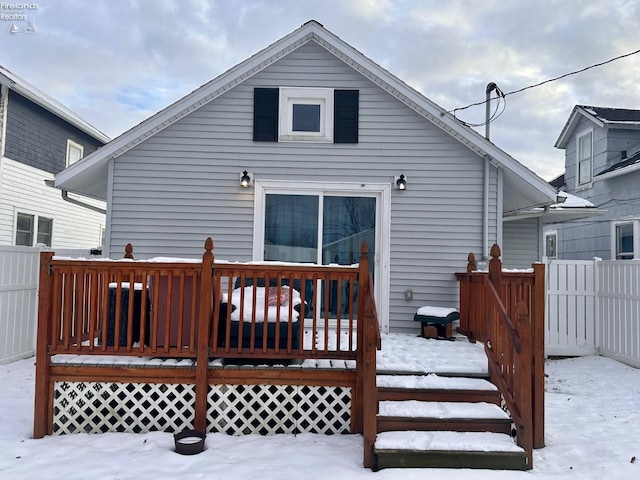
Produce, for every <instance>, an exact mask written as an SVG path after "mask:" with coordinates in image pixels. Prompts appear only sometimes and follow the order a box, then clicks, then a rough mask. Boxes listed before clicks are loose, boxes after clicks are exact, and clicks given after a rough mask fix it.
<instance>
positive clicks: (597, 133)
mask: <svg viewBox="0 0 640 480" xmlns="http://www.w3.org/2000/svg"><path fill="white" fill-rule="evenodd" d="M555 146H556V147H557V148H561V149H564V151H565V172H564V174H563V175H561V176H559V177H558V178H556V179H554V180H553V181H552V184H553V185H554V186H556V187H558V188H560V189H561V190H564V191H565V192H567V193H572V194H575V195H577V196H579V197H581V198H583V199H585V200H586V201H589V202H591V203H592V204H593V205H595V207H596V208H597V209H599V210H600V211H605V213H604V214H603V215H601V216H598V217H595V218H591V219H587V220H582V221H574V222H569V223H565V224H561V225H557V226H548V227H546V228H545V236H546V238H547V241H548V243H549V244H550V245H552V244H553V243H554V241H555V243H556V244H557V252H556V255H555V256H557V258H561V259H573V260H586V259H590V258H593V257H600V258H603V259H605V260H610V259H617V260H627V259H640V110H630V109H619V108H601V107H592V106H586V105H576V106H575V107H574V109H573V111H572V112H571V116H570V117H569V120H568V121H567V123H566V124H565V126H564V128H563V129H562V132H561V133H560V136H559V137H558V140H557V141H556V144H555Z"/></svg>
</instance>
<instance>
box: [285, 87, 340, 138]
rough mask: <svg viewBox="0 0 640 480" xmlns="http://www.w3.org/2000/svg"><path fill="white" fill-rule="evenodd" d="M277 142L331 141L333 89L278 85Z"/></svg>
mask: <svg viewBox="0 0 640 480" xmlns="http://www.w3.org/2000/svg"><path fill="white" fill-rule="evenodd" d="M278 141H280V142H333V90H331V89H329V88H281V89H280V124H279V129H278Z"/></svg>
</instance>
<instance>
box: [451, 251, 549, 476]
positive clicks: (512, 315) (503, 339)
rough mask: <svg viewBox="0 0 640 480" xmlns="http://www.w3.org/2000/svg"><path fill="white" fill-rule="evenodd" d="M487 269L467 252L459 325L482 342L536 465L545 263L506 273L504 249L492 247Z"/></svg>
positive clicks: (541, 422)
mask: <svg viewBox="0 0 640 480" xmlns="http://www.w3.org/2000/svg"><path fill="white" fill-rule="evenodd" d="M490 255H491V260H490V261H489V271H488V272H480V271H477V270H476V266H475V257H474V255H473V254H469V257H468V260H469V263H468V266H467V272H466V273H457V274H456V277H457V279H458V281H459V282H460V328H459V330H458V331H459V332H460V333H463V334H465V335H467V336H468V337H469V339H470V340H471V341H475V340H479V341H481V342H484V349H485V352H486V354H487V358H488V366H489V374H490V377H491V380H492V382H493V383H494V384H495V385H496V386H497V387H498V389H499V390H500V392H501V394H502V396H503V398H504V400H505V403H506V405H507V408H508V409H509V411H510V413H511V416H512V419H513V421H514V424H515V425H516V433H517V442H518V445H520V446H521V447H522V448H523V449H524V450H525V452H526V454H527V461H528V466H529V468H531V467H532V459H533V454H532V450H533V449H534V448H541V447H543V446H544V265H542V264H534V265H533V272H504V271H503V270H502V263H501V262H500V258H499V257H500V248H499V247H498V245H493V247H492V248H491V252H490Z"/></svg>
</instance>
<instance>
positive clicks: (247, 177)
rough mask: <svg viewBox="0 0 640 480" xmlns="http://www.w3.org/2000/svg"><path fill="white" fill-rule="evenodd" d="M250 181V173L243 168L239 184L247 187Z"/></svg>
mask: <svg viewBox="0 0 640 480" xmlns="http://www.w3.org/2000/svg"><path fill="white" fill-rule="evenodd" d="M251 183H252V182H251V174H250V173H249V172H247V171H246V170H245V171H244V172H242V173H241V174H240V186H241V187H243V188H248V187H249V186H250V185H251Z"/></svg>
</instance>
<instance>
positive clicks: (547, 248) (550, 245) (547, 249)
mask: <svg viewBox="0 0 640 480" xmlns="http://www.w3.org/2000/svg"><path fill="white" fill-rule="evenodd" d="M544 256H545V257H547V258H558V233H557V232H547V233H545V234H544Z"/></svg>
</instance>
